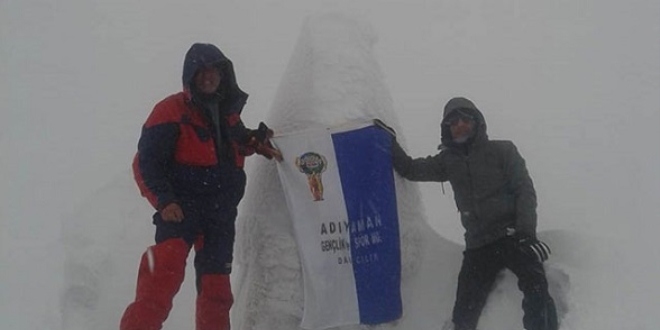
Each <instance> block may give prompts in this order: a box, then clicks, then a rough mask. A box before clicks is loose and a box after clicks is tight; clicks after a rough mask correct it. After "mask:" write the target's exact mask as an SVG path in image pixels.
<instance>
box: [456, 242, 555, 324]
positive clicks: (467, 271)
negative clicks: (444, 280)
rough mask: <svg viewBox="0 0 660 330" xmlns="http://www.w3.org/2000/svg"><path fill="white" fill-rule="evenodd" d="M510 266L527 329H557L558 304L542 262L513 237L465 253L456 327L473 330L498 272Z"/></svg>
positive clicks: (457, 301) (458, 292) (457, 293)
mask: <svg viewBox="0 0 660 330" xmlns="http://www.w3.org/2000/svg"><path fill="white" fill-rule="evenodd" d="M505 268H508V269H510V270H511V271H512V272H513V273H514V274H515V275H516V276H517V277H518V288H520V290H521V291H522V292H523V294H524V298H523V302H522V308H523V311H524V313H525V316H524V317H523V324H524V326H525V329H527V330H557V327H558V325H557V312H556V309H555V303H554V301H553V300H552V298H551V297H550V294H549V293H548V282H547V279H546V277H545V270H544V269H543V264H542V263H541V262H539V261H538V260H536V259H535V258H533V257H532V256H530V255H527V254H525V253H523V252H522V251H521V250H520V249H519V248H518V247H517V245H516V242H515V241H514V240H513V239H511V238H504V239H501V240H499V241H497V242H495V243H492V244H489V245H487V246H484V247H480V248H477V249H473V250H466V251H465V252H463V265H462V267H461V271H460V273H459V276H458V288H457V291H456V303H455V305H454V312H453V319H452V320H453V322H454V324H455V326H456V330H474V329H476V327H477V323H478V321H479V316H480V315H481V311H482V310H483V307H484V305H485V304H486V299H487V298H488V295H489V293H490V291H491V290H492V288H493V284H494V282H495V279H496V277H497V274H498V273H499V272H500V271H502V270H503V269H505Z"/></svg>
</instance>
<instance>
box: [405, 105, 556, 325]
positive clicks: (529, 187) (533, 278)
mask: <svg viewBox="0 0 660 330" xmlns="http://www.w3.org/2000/svg"><path fill="white" fill-rule="evenodd" d="M439 149H440V152H439V153H438V154H436V155H432V156H428V157H425V158H417V159H413V158H411V157H410V156H408V155H407V154H406V152H405V151H404V150H403V149H402V148H401V146H400V145H399V144H398V143H397V142H396V140H395V141H394V143H393V148H392V156H393V166H394V169H395V170H396V172H397V173H399V175H401V176H402V177H404V178H406V179H408V180H411V181H436V182H445V181H449V183H450V184H451V186H452V189H453V191H454V199H455V201H456V206H457V207H458V210H459V212H460V217H461V222H462V224H463V227H464V228H465V245H466V249H465V251H464V253H463V264H462V266H461V271H460V273H459V277H458V288H457V292H456V302H455V304H454V310H453V314H452V322H448V323H447V325H446V326H445V329H456V330H474V329H476V326H477V323H478V321H479V316H480V315H481V311H482V309H483V307H484V305H485V303H486V299H487V297H488V295H489V293H490V291H491V289H492V287H493V283H494V282H495V278H496V276H497V273H499V272H500V271H501V270H503V269H504V268H508V269H510V270H511V271H512V272H513V273H514V274H515V275H516V276H517V277H518V287H519V288H520V290H521V291H522V292H523V294H524V299H523V303H522V307H523V310H524V318H523V324H524V326H525V328H526V329H527V330H557V327H558V325H557V312H556V309H555V304H554V301H553V299H552V297H550V294H549V293H548V282H547V279H546V276H545V271H544V268H543V262H544V261H545V260H547V258H548V256H549V254H550V249H549V248H548V246H547V245H546V244H545V243H543V242H541V241H539V240H538V239H537V238H536V223H537V219H536V192H535V190H534V185H533V183H532V179H531V177H530V176H529V173H528V171H527V168H526V166H525V160H524V159H523V158H522V156H521V155H520V153H519V152H518V150H517V148H516V146H515V145H514V144H513V142H511V141H495V140H489V139H488V135H487V134H486V121H485V120H484V116H483V114H482V113H481V111H479V109H477V107H476V106H475V105H474V103H472V102H471V101H470V100H468V99H466V98H463V97H456V98H453V99H451V100H450V101H449V102H448V103H447V105H446V106H445V109H444V113H443V119H442V123H441V145H440V147H439Z"/></svg>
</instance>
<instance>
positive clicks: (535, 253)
mask: <svg viewBox="0 0 660 330" xmlns="http://www.w3.org/2000/svg"><path fill="white" fill-rule="evenodd" d="M514 239H515V240H516V247H517V248H518V249H519V250H520V251H522V252H523V253H524V254H527V255H529V256H532V257H534V258H536V260H538V261H539V262H541V263H542V262H544V261H546V260H548V258H549V257H550V253H552V251H550V247H549V246H548V245H547V244H545V243H543V242H541V241H539V240H538V239H536V238H535V237H532V236H522V237H519V236H514Z"/></svg>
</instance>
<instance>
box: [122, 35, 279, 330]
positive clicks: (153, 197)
mask: <svg viewBox="0 0 660 330" xmlns="http://www.w3.org/2000/svg"><path fill="white" fill-rule="evenodd" d="M247 97H248V95H247V94H246V93H245V92H243V91H242V90H241V89H240V88H239V87H238V84H237V83H236V78H235V74H234V69H233V65H232V62H231V61H230V60H229V59H228V58H227V57H226V56H225V55H224V54H223V53H222V52H221V51H220V50H219V49H218V48H217V47H216V46H214V45H212V44H202V43H196V44H194V45H192V47H191V48H190V49H189V50H188V52H187V54H186V57H185V62H184V67H183V91H182V92H179V93H176V94H174V95H170V96H168V97H167V98H165V99H164V100H162V101H160V102H159V103H158V104H156V106H155V107H154V109H153V111H152V112H151V114H150V115H149V117H148V119H147V121H146V123H145V124H144V126H143V127H142V134H141V136H140V141H139V143H138V152H137V155H136V156H135V158H134V161H133V172H134V176H135V180H136V182H137V184H138V186H139V188H140V191H141V193H142V195H143V196H145V197H146V198H147V199H148V200H149V202H150V203H151V205H153V207H154V208H155V209H156V210H157V212H156V213H155V214H154V216H153V223H154V224H155V226H156V235H155V241H156V244H155V245H153V246H151V247H149V248H148V249H147V251H146V252H145V253H144V254H143V256H142V260H141V262H140V267H139V270H138V279H137V289H136V296H135V300H134V301H133V302H132V303H131V304H130V305H129V306H128V307H127V308H126V311H125V312H124V315H123V317H122V319H121V322H120V330H158V329H161V328H162V324H163V322H164V321H165V320H166V319H167V316H168V314H169V312H170V310H171V308H172V300H173V298H174V296H175V295H176V293H177V292H178V290H179V288H180V286H181V283H182V282H183V279H184V270H185V266H186V259H187V257H188V254H189V251H190V250H191V248H192V247H193V246H194V247H195V261H194V265H195V272H196V285H197V301H196V329H197V330H211V329H213V330H225V329H229V309H230V307H231V306H232V303H233V297H232V293H231V287H230V282H229V274H230V273H231V264H232V259H233V257H232V255H233V244H234V234H235V226H234V222H235V220H236V216H237V206H238V203H239V202H240V200H241V199H242V198H243V194H244V191H245V184H246V176H245V172H244V170H243V164H244V160H245V157H246V156H249V155H251V154H254V153H258V154H261V155H263V156H266V157H267V158H269V159H271V158H273V157H274V158H276V159H281V154H280V153H279V151H278V150H276V149H274V148H273V147H272V145H271V144H270V142H269V138H270V137H271V136H272V131H271V130H270V129H268V127H267V126H266V125H265V124H263V123H261V124H260V125H259V128H258V129H256V130H251V129H248V128H246V127H245V126H244V124H243V122H242V121H241V117H240V115H241V111H242V109H243V106H244V105H245V102H246V100H247Z"/></svg>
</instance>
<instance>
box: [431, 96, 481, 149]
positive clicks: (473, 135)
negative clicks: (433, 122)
mask: <svg viewBox="0 0 660 330" xmlns="http://www.w3.org/2000/svg"><path fill="white" fill-rule="evenodd" d="M441 139H442V145H444V146H452V145H461V144H464V143H467V144H472V143H473V142H474V141H477V140H484V139H488V136H487V134H486V122H485V120H484V117H483V115H482V114H481V112H480V111H479V110H478V109H477V107H476V106H475V105H474V103H472V101H470V100H468V99H466V98H463V97H455V98H453V99H451V100H449V102H447V105H446V106H445V109H444V113H443V119H442V124H441Z"/></svg>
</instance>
